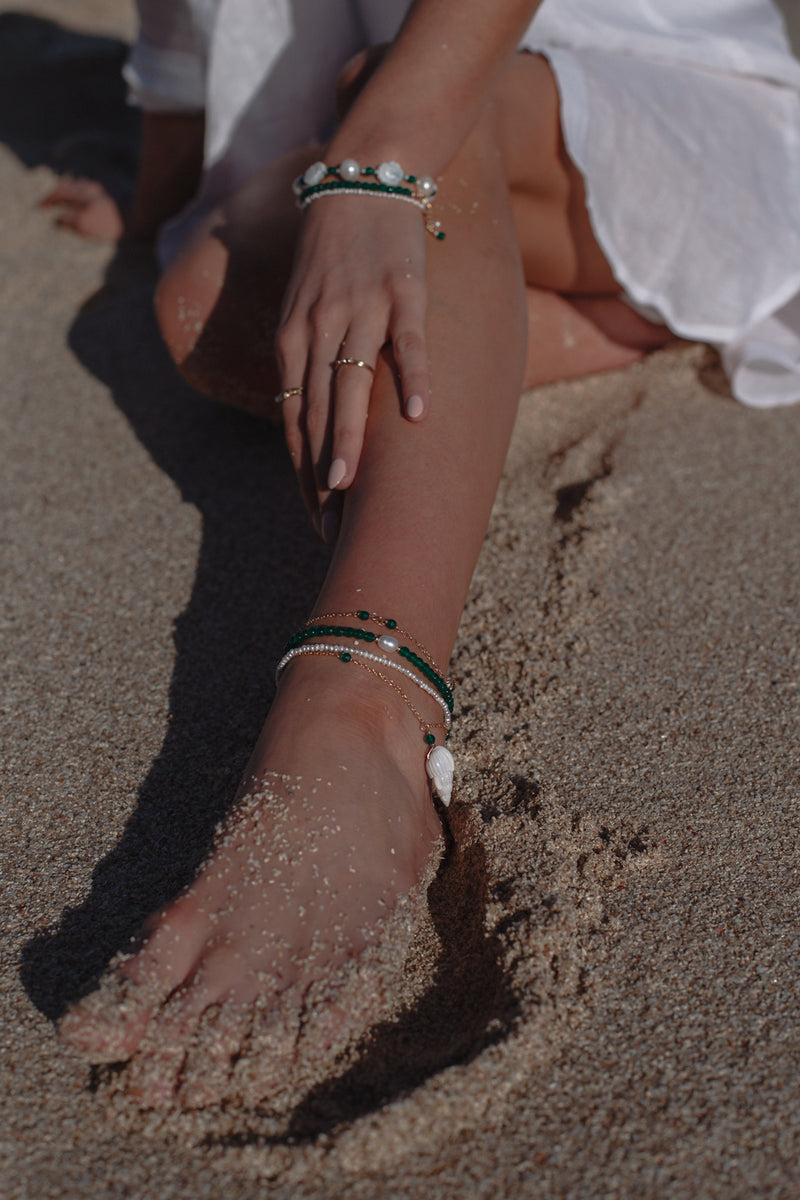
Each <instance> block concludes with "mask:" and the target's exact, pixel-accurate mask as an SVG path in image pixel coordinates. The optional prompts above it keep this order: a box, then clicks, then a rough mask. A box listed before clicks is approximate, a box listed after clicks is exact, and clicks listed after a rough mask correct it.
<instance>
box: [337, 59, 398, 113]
mask: <svg viewBox="0 0 800 1200" xmlns="http://www.w3.org/2000/svg"><path fill="white" fill-rule="evenodd" d="M387 49H388V46H385V45H384V46H370V47H368V48H367V49H366V50H359V52H358V54H354V55H353V57H352V58H351V59H349V60H348V61H347V62H346V63H345V65H344V66H343V67H342V70H341V72H340V74H339V78H338V80H337V82H336V116H337V118H338V119H339V120H341V119H342V117H343V116H344V115H345V113H346V112H347V111H348V109H349V108H350V107H351V105H352V104H353V101H354V100H355V99H356V97H357V96H358V94H359V92H360V91H361V90H362V88H363V87H364V86H365V84H367V83H368V82H369V80H370V79H371V78H372V76H373V75H374V74H375V72H376V71H377V69H378V67H379V66H380V65H381V63H382V62H383V60H384V58H385V57H386V51H387Z"/></svg>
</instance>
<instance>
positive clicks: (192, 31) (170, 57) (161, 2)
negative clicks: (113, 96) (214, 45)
mask: <svg viewBox="0 0 800 1200" xmlns="http://www.w3.org/2000/svg"><path fill="white" fill-rule="evenodd" d="M217 6H218V0H169V2H168V3H165V0H137V8H138V10H139V36H138V38H137V40H136V43H135V44H134V46H133V47H132V49H131V52H130V54H129V55H128V60H127V62H126V64H125V66H124V68H123V76H124V78H125V82H126V83H127V85H128V97H129V100H130V102H131V103H132V104H137V105H139V106H141V107H142V108H143V109H145V111H146V112H199V111H200V110H202V109H203V108H204V107H205V90H206V66H207V58H208V43H209V39H210V36H211V31H212V28H213V24H214V18H215V16H216V10H217Z"/></svg>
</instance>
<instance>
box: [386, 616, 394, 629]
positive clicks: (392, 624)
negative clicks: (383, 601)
mask: <svg viewBox="0 0 800 1200" xmlns="http://www.w3.org/2000/svg"><path fill="white" fill-rule="evenodd" d="M386 628H387V629H397V621H393V620H392V618H391V617H389V620H388V621H387V622H386Z"/></svg>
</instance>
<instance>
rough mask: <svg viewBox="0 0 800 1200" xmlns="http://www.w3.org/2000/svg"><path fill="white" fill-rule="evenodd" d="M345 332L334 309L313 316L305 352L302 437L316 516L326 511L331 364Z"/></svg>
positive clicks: (331, 410)
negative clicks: (307, 353) (311, 476)
mask: <svg viewBox="0 0 800 1200" xmlns="http://www.w3.org/2000/svg"><path fill="white" fill-rule="evenodd" d="M346 332H347V325H346V324H345V323H344V321H343V320H342V318H341V317H340V316H339V315H338V314H337V313H334V312H329V313H328V314H327V316H325V317H323V319H322V320H321V321H320V319H319V317H317V319H316V328H315V330H314V336H313V340H312V344H311V352H310V356H309V368H308V381H307V385H306V411H305V421H306V437H307V439H308V448H309V454H310V456H311V463H312V465H313V469H314V484H315V488H316V493H317V496H316V503H317V508H318V510H319V512H320V519H321V514H322V512H323V511H330V509H329V507H328V506H327V501H328V499H329V496H330V488H329V487H328V474H329V471H330V464H331V444H332V438H333V421H334V411H335V405H336V371H335V368H334V366H333V364H334V362H335V360H336V358H337V356H338V350H339V347H340V346H341V344H342V342H343V340H344V336H345V333H346Z"/></svg>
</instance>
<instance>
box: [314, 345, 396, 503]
mask: <svg viewBox="0 0 800 1200" xmlns="http://www.w3.org/2000/svg"><path fill="white" fill-rule="evenodd" d="M384 332H385V329H380V330H377V329H376V330H373V331H369V330H364V331H361V332H358V331H354V330H350V331H349V332H348V335H347V340H346V344H345V345H346V349H345V350H344V351H343V352H342V354H341V355H340V364H341V365H340V366H338V367H337V368H336V373H335V376H334V397H335V408H334V415H333V436H332V440H331V462H330V467H329V469H328V475H327V478H326V480H325V483H326V485H327V487H328V488H330V489H334V488H338V489H342V490H343V489H346V488H348V487H349V486H350V484H351V483H352V482H353V479H354V478H355V474H356V471H357V469H358V462H359V459H360V457H361V449H362V447H363V445H364V432H365V429H366V425H367V414H368V412H369V402H370V396H371V394H372V387H373V384H374V382H375V364H376V360H377V357H378V354H379V353H380V345H381V342H382V335H383V334H384Z"/></svg>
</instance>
